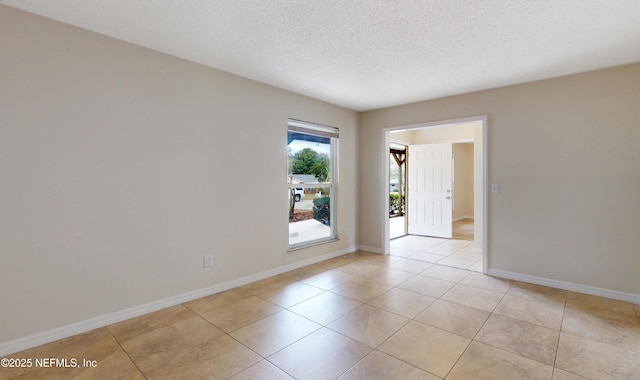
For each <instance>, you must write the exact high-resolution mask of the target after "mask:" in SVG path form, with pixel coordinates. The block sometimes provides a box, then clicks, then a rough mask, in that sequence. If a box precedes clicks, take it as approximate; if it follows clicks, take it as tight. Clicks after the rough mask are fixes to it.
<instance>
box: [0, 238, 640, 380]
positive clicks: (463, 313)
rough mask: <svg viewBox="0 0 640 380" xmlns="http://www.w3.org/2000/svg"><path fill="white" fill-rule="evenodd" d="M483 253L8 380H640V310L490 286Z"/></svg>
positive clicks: (158, 332)
mask: <svg viewBox="0 0 640 380" xmlns="http://www.w3.org/2000/svg"><path fill="white" fill-rule="evenodd" d="M470 245H471V242H469V241H462V240H445V239H435V238H425V237H417V236H407V237H404V238H400V239H395V240H393V241H392V242H391V255H389V256H384V255H377V254H371V253H366V252H355V253H351V254H348V255H345V256H342V257H338V258H334V259H331V260H327V261H324V262H321V263H318V264H314V265H310V266H307V267H304V268H300V269H297V270H294V271H291V272H288V273H285V274H282V275H278V276H274V277H271V278H267V279H265V280H262V281H258V282H255V283H252V284H248V285H245V286H241V287H238V288H235V289H232V290H229V291H226V292H223V293H219V294H214V295H211V296H208V297H204V298H200V299H197V300H194V301H191V302H187V303H185V304H181V305H177V306H173V307H170V308H167V309H164V310H160V311H157V312H154V313H150V314H147V315H144V316H141V317H138V318H134V319H131V320H128V321H124V322H121V323H117V324H113V325H110V326H107V327H104V328H100V329H96V330H93V331H91V332H88V333H85V334H81V335H77V336H73V337H70V338H67V339H63V340H61V341H58V342H54V343H50V344H46V345H43V346H40V347H36V348H33V349H30V350H26V351H23V352H20V353H16V354H13V355H10V357H12V358H32V359H34V360H35V358H78V360H80V361H81V360H82V359H88V360H96V361H97V368H35V367H31V368H0V379H13V378H73V377H76V376H77V377H83V378H113V379H120V378H126V379H163V378H189V379H226V378H232V379H236V380H237V379H336V378H339V379H367V380H370V379H432V380H433V379H445V378H446V379H492V380H494V379H514V378H521V379H524V378H526V379H549V380H550V379H554V380H567V379H573V380H576V379H634V378H637V376H638V368H640V306H638V305H633V304H630V303H626V302H621V301H615V300H610V299H605V298H599V297H593V296H588V295H584V294H579V293H574V292H567V291H564V290H559V289H553V288H547V287H543V286H537V285H531V284H526V283H522V282H513V281H507V280H502V279H499V278H493V277H489V276H485V275H483V274H482V273H480V272H479V271H480V270H481V267H482V258H481V255H480V254H478V253H474V252H472V250H471V249H470Z"/></svg>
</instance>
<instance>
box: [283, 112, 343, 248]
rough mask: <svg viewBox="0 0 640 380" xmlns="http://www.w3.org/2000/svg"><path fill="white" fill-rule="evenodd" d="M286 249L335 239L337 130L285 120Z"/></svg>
mask: <svg viewBox="0 0 640 380" xmlns="http://www.w3.org/2000/svg"><path fill="white" fill-rule="evenodd" d="M288 126H289V128H288V133H287V150H288V157H289V158H288V165H287V186H288V194H289V203H288V209H289V249H296V248H302V247H306V246H310V245H315V244H318V243H322V242H324V241H328V240H333V239H335V238H336V233H335V227H336V225H335V204H336V170H335V168H336V164H337V162H336V152H337V145H338V129H337V128H333V127H327V126H323V125H318V124H313V123H308V122H304V121H299V120H292V119H289V122H288Z"/></svg>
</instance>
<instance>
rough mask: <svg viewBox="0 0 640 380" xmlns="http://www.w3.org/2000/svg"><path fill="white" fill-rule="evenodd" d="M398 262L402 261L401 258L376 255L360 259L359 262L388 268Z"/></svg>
mask: <svg viewBox="0 0 640 380" xmlns="http://www.w3.org/2000/svg"><path fill="white" fill-rule="evenodd" d="M398 260H400V257H397V256H394V255H382V254H375V255H370V256H366V257H363V258H360V259H358V262H363V263H367V264H372V265H378V266H385V267H386V266H389V264H392V263H394V262H396V261H398Z"/></svg>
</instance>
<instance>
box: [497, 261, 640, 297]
mask: <svg viewBox="0 0 640 380" xmlns="http://www.w3.org/2000/svg"><path fill="white" fill-rule="evenodd" d="M487 274H489V275H491V276H496V277H502V278H507V279H510V280H517V281H522V282H528V283H531V284H536V285H544V286H549V287H552V288H556V289H563V290H570V291H572V292H578V293H584V294H590V295H592V296H599V297H605V298H611V299H615V300H619V301H626V302H631V303H636V304H640V294H632V293H625V292H619V291H617V290H610V289H603V288H597V287H595V286H589V285H582V284H574V283H572V282H565V281H559V280H553V279H550V278H545V277H538V276H530V275H528V274H521V273H514V272H508V271H504V270H500V269H488V271H487Z"/></svg>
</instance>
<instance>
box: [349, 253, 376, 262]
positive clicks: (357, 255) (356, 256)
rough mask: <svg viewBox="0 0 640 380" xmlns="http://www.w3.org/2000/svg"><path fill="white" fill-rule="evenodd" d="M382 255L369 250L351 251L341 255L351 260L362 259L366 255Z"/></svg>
mask: <svg viewBox="0 0 640 380" xmlns="http://www.w3.org/2000/svg"><path fill="white" fill-rule="evenodd" d="M378 255H380V254H379V253H373V252H367V251H355V252H351V253H347V254H346V255H342V256H340V257H342V258H345V259H350V260H354V261H357V260H360V259H363V258H366V257H370V256H378Z"/></svg>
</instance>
